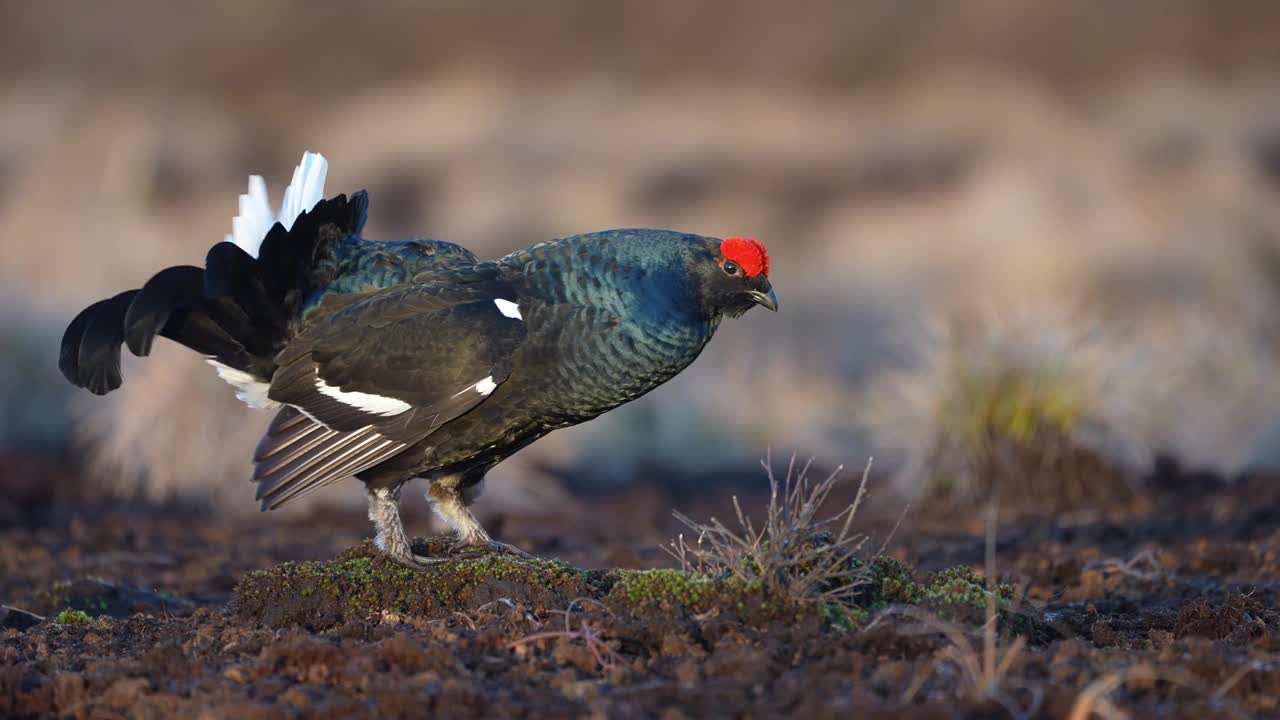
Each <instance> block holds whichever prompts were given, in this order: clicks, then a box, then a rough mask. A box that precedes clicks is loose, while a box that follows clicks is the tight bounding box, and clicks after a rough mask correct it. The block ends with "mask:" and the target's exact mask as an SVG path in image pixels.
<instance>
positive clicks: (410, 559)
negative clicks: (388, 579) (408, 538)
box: [387, 553, 453, 570]
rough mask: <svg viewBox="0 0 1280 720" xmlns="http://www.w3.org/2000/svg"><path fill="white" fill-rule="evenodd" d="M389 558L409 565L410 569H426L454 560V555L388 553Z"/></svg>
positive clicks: (398, 563) (394, 561)
mask: <svg viewBox="0 0 1280 720" xmlns="http://www.w3.org/2000/svg"><path fill="white" fill-rule="evenodd" d="M387 559H388V560H390V561H391V562H393V563H395V564H397V565H400V566H401V567H407V568H409V569H410V570H426V569H428V568H431V567H432V566H435V565H439V564H441V563H446V562H449V561H450V560H452V559H453V558H452V557H448V556H446V557H427V556H426V555H415V554H414V553H406V554H391V553H387Z"/></svg>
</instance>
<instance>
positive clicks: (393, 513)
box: [369, 488, 447, 567]
mask: <svg viewBox="0 0 1280 720" xmlns="http://www.w3.org/2000/svg"><path fill="white" fill-rule="evenodd" d="M399 503H400V488H396V489H394V490H392V489H389V488H377V489H373V488H370V489H369V519H370V520H372V521H373V527H374V529H375V531H376V533H377V534H376V535H374V539H373V542H374V544H375V545H377V546H378V549H379V550H381V551H382V552H384V553H386V555H387V557H389V558H391V559H392V560H394V561H396V562H398V563H400V564H401V565H407V566H409V567H422V566H424V565H430V564H433V563H438V562H443V561H444V560H446V559H447V558H430V557H423V556H422V555H415V554H414V552H413V548H412V547H410V545H409V536H408V535H406V534H405V532H404V522H403V521H402V520H401V519H400V506H399Z"/></svg>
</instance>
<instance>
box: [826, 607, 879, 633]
mask: <svg viewBox="0 0 1280 720" xmlns="http://www.w3.org/2000/svg"><path fill="white" fill-rule="evenodd" d="M820 610H821V613H822V622H823V624H824V625H826V626H827V627H829V628H835V629H837V630H856V629H857V628H859V627H861V626H863V625H865V624H866V622H867V619H868V618H870V617H871V613H870V612H869V611H868V610H867V609H866V608H862V607H856V606H855V607H849V606H846V605H839V604H836V603H823V604H822V606H821V608H820Z"/></svg>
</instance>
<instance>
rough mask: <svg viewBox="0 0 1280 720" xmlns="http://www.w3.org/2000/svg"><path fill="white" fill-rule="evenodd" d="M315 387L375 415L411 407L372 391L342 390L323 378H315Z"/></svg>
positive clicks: (341, 401)
mask: <svg viewBox="0 0 1280 720" xmlns="http://www.w3.org/2000/svg"><path fill="white" fill-rule="evenodd" d="M316 389H317V390H319V391H320V392H321V393H322V394H324V395H328V396H329V397H331V398H333V399H334V400H337V401H338V402H340V403H342V404H343V405H350V406H351V407H353V408H358V409H360V410H363V411H365V412H368V413H373V414H375V415H399V414H400V413H402V412H404V411H405V410H408V409H409V408H410V407H411V406H410V405H409V403H407V402H405V401H403V400H397V399H395V398H390V397H383V396H381V395H374V394H372V393H362V392H343V391H342V390H339V389H338V388H336V387H334V386H332V385H329V384H328V383H326V382H325V381H324V380H317V382H316Z"/></svg>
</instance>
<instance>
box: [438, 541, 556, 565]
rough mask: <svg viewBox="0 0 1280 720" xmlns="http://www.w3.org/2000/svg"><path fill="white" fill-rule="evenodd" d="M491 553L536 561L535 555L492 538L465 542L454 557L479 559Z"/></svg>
mask: <svg viewBox="0 0 1280 720" xmlns="http://www.w3.org/2000/svg"><path fill="white" fill-rule="evenodd" d="M489 553H498V554H501V555H513V556H515V557H516V559H518V560H536V559H537V558H535V557H534V556H533V555H530V554H529V553H527V552H525V551H524V550H521V549H520V548H518V547H516V546H515V545H508V544H507V543H504V542H498V541H497V540H493V539H490V538H482V539H476V540H469V541H463V544H462V545H460V546H459V547H458V550H457V552H455V553H454V554H453V556H452V557H455V558H456V557H467V558H471V557H478V556H481V555H487V554H489Z"/></svg>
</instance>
